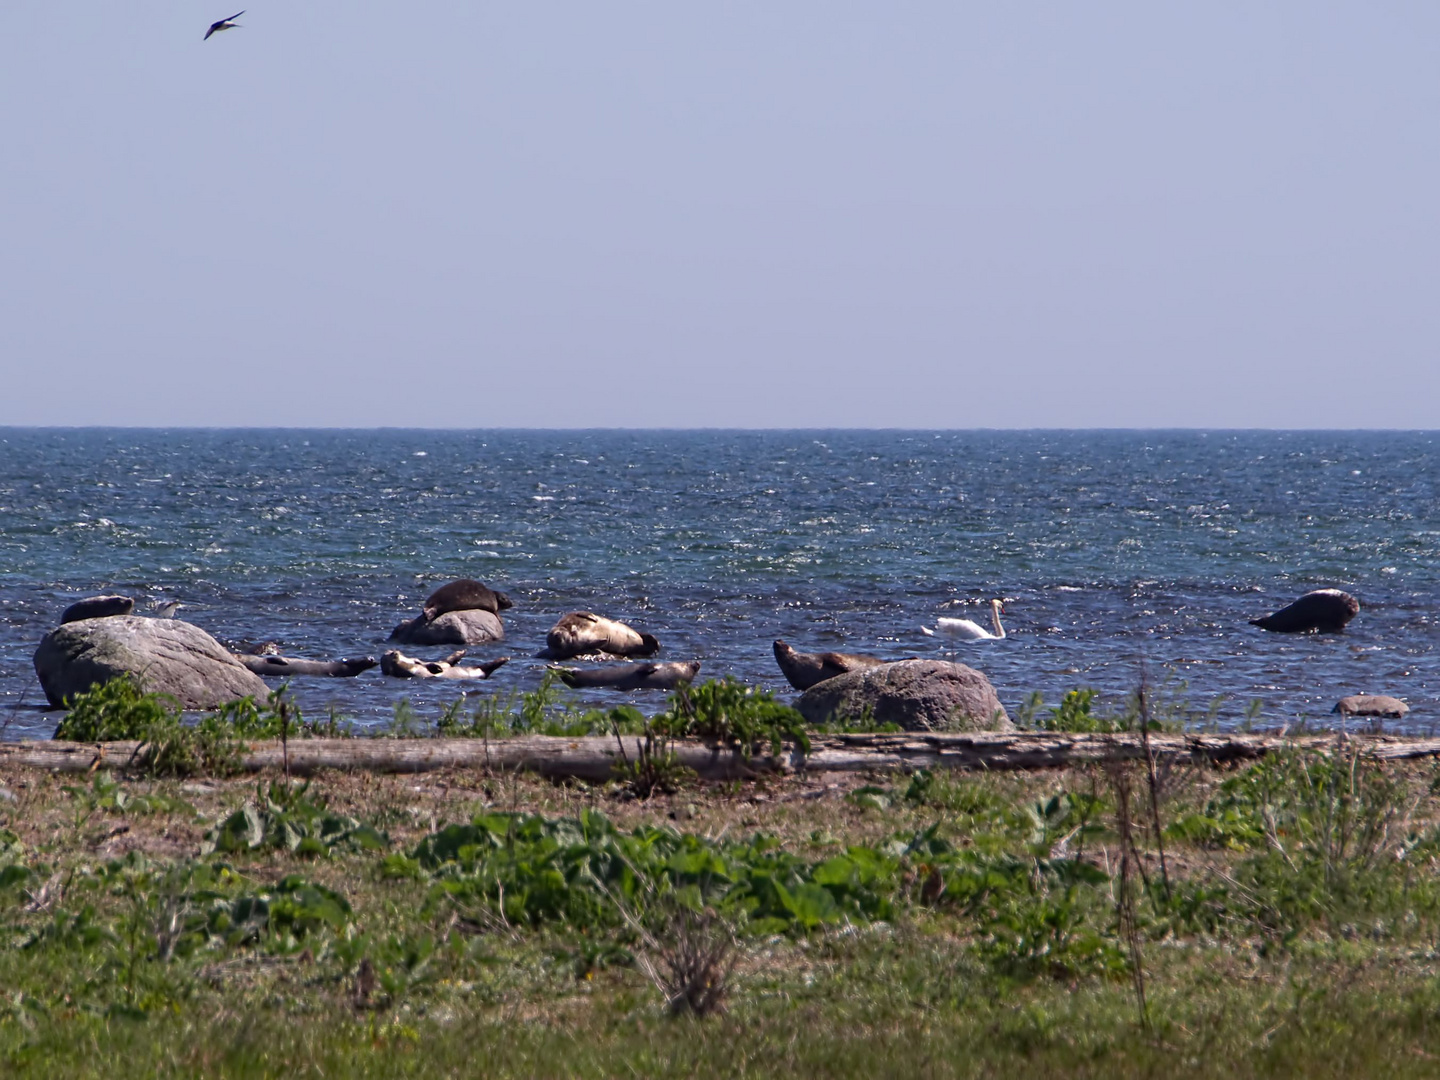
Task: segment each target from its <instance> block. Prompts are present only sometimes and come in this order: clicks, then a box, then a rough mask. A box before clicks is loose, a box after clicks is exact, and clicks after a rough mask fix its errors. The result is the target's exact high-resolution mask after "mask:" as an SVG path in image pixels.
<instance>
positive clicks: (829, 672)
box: [775, 641, 888, 690]
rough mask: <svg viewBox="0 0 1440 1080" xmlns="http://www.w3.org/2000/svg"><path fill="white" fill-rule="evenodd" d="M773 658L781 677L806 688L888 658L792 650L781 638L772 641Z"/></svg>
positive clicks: (873, 665)
mask: <svg viewBox="0 0 1440 1080" xmlns="http://www.w3.org/2000/svg"><path fill="white" fill-rule="evenodd" d="M775 662H776V663H777V664H779V665H780V670H781V671H782V672H784V673H785V678H786V679H788V680H789V682H790V685H791V686H793V687H794V688H795V689H796V690H809V689H810V687H812V686H814V685H815V684H816V683H818V682H824V681H825V680H826V679H833V678H834V677H835V676H836V675H844V674H845V672H847V671H860V670H862V669H863V668H871V667H879V666H880V665H881V664H884V663H888V661H885V660H881V659H880V658H879V657H878V656H861V655H857V654H855V653H838V652H821V653H805V652H796V651H795V650H794V649H792V648H791V647H790V646H789V645H786V644H785V642H783V641H777V642H775Z"/></svg>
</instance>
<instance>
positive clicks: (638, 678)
mask: <svg viewBox="0 0 1440 1080" xmlns="http://www.w3.org/2000/svg"><path fill="white" fill-rule="evenodd" d="M549 670H551V671H553V672H556V673H557V674H558V675H559V676H560V681H561V682H563V683H564V684H565V685H566V686H569V687H571V688H574V689H583V688H587V687H595V686H604V687H608V688H609V689H611V690H674V689H675V687H677V686H679V685H680V684H681V683H688V682H690V681H691V680H693V679H694V678H695V676H696V674H697V673H699V671H700V661H699V660H683V661H682V660H671V661H669V662H667V663H656V662H655V661H652V660H647V661H645V662H643V663H639V664H611V665H610V666H609V667H601V668H585V669H581V668H565V667H554V666H553V665H552V666H551V667H550V669H549Z"/></svg>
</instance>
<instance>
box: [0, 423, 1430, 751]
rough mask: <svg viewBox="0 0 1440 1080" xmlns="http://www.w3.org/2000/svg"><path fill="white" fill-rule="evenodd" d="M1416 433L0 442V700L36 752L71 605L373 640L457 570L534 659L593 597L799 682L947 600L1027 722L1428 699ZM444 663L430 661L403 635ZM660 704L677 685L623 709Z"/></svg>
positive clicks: (24, 432)
mask: <svg viewBox="0 0 1440 1080" xmlns="http://www.w3.org/2000/svg"><path fill="white" fill-rule="evenodd" d="M1436 441H1437V436H1436V435H1434V434H1431V433H1384V434H1377V433H1350V432H1346V433H1334V432H1328V433H1327V432H1318V433H1317V432H1294V433H1289V432H1287V433H1280V432H1238V433H1237V432H1214V433H1208V434H1207V433H1199V432H1142V433H1129V432H1125V433H1122V432H1022V433H1006V432H989V431H981V432H942V433H924V432H885V431H880V432H855V431H844V432H840V431H835V432H815V431H803V432H763V433H762V432H728V431H711V432H439V433H437V432H420V431H379V432H376V431H308V432H307V431H294V430H287V431H254V430H244V431H132V430H115V429H76V430H33V429H0V600H3V605H0V705H3V710H4V713H3V715H4V718H5V719H4V720H0V722H8V726H7V728H6V732H5V736H6V737H8V738H14V737H20V736H37V735H48V734H49V733H50V731H51V730H52V729H53V727H54V723H55V715H54V714H53V713H44V712H41V711H39V710H37V709H35V708H33V706H35V705H36V704H37V703H38V702H42V701H43V695H42V694H41V693H40V690H39V686H38V684H37V682H36V679H35V676H34V671H33V667H32V665H31V656H32V654H33V652H34V649H35V646H36V644H37V643H38V642H39V640H40V638H41V637H42V636H43V635H44V634H45V632H46V631H47V630H48V629H49V628H51V627H52V626H53V625H54V623H55V622H56V620H57V619H58V616H59V613H60V611H61V610H62V609H63V608H64V607H65V606H66V605H67V604H68V603H70V602H71V601H73V600H74V599H76V598H77V597H80V596H85V595H91V594H94V593H99V592H121V593H126V594H129V595H133V596H134V597H136V600H137V607H144V606H147V605H149V604H150V603H151V602H152V601H154V600H162V599H163V600H168V599H178V600H180V601H182V602H183V603H184V604H185V605H186V608H185V610H184V611H182V617H185V618H188V619H189V620H190V621H192V622H195V623H197V624H198V625H200V626H203V627H204V628H205V629H207V630H209V631H210V632H211V633H213V634H215V635H216V636H217V637H218V638H220V639H221V640H222V641H225V642H227V643H230V644H232V645H241V644H243V643H246V642H253V641H259V640H265V639H275V640H278V641H279V642H281V643H282V645H283V647H284V651H285V652H286V653H287V654H288V655H297V656H309V657H316V658H336V657H341V656H355V655H366V654H369V655H378V653H379V651H380V650H381V649H382V648H383V641H384V639H385V637H386V635H387V634H388V632H389V630H390V629H391V627H393V626H394V625H395V623H396V622H398V621H399V620H400V619H401V618H403V617H407V616H408V615H411V614H414V613H416V612H417V611H418V609H419V604H420V601H421V600H422V599H423V598H424V597H425V596H426V595H427V594H428V593H429V592H430V591H431V590H432V589H434V588H435V587H436V586H437V585H438V584H441V583H443V582H445V581H447V580H450V579H452V578H455V577H475V578H479V579H481V580H483V581H486V582H487V583H489V584H491V585H493V586H494V587H496V588H499V589H503V590H504V591H506V592H508V593H509V594H510V595H511V596H512V597H513V598H514V600H515V608H514V609H513V610H512V611H509V612H506V613H505V618H506V628H507V633H508V635H509V639H508V640H507V641H506V642H505V643H504V646H503V648H502V647H489V648H485V649H478V650H475V655H477V656H479V657H481V658H485V657H489V656H493V655H500V654H508V655H511V656H513V657H515V660H514V661H513V662H512V663H511V664H510V665H509V666H507V667H506V668H504V669H503V670H502V671H501V672H500V673H499V674H498V675H497V676H496V678H495V680H494V682H493V683H492V684H490V688H493V689H495V690H498V691H501V692H508V691H512V690H517V689H528V688H531V687H533V686H534V685H536V684H537V683H538V681H539V679H540V674H541V671H542V669H543V663H542V662H541V661H537V660H533V659H529V657H530V656H531V655H532V654H533V653H534V652H535V651H536V650H537V649H539V648H540V647H542V646H543V644H544V637H545V631H546V629H547V628H548V627H549V626H550V625H551V624H552V623H553V622H554V620H555V619H556V617H558V616H559V615H561V614H562V613H564V612H566V611H570V610H574V609H577V608H584V609H590V610H595V611H599V612H601V613H604V614H607V615H611V616H614V617H617V618H621V619H625V620H626V621H629V622H631V623H633V624H634V625H636V626H638V627H640V628H642V629H646V630H649V631H651V632H653V633H655V634H657V635H658V636H659V637H660V639H661V641H662V642H663V643H664V645H665V651H664V653H663V654H662V657H663V658H670V659H687V658H691V657H698V658H699V659H701V660H702V661H703V663H704V667H703V669H702V675H713V676H718V675H727V674H728V675H734V676H736V677H738V678H741V679H744V680H746V681H750V682H757V683H762V684H765V685H767V686H769V687H771V688H773V689H776V690H782V689H783V690H785V691H786V692H787V693H788V687H786V686H785V685H784V682H783V680H782V679H781V678H780V676H779V673H778V671H777V670H776V668H775V665H774V661H773V659H772V657H771V648H770V647H771V642H772V641H773V640H774V639H775V638H777V637H783V638H785V639H786V640H788V641H789V642H791V643H792V644H793V645H795V646H796V647H797V648H800V649H802V650H818V649H845V650H849V651H866V652H875V653H878V654H881V655H886V656H908V655H922V656H923V655H938V654H940V653H941V652H942V651H943V650H944V649H945V648H946V646H945V644H944V643H943V642H941V641H939V640H938V639H932V638H927V637H925V636H924V635H922V634H921V633H920V629H919V628H920V626H921V625H922V624H925V623H932V622H933V620H934V618H935V617H936V616H938V615H950V616H961V615H963V616H968V617H971V618H975V619H977V620H981V621H983V620H984V617H985V616H984V610H985V601H986V600H988V599H989V598H990V597H992V596H993V597H1002V598H1004V601H1005V605H1006V611H1007V616H1006V624H1007V629H1008V631H1009V634H1010V636H1009V637H1008V638H1007V639H1006V640H1004V641H1001V642H995V643H986V644H981V645H969V646H961V647H960V648H959V650H958V652H959V653H960V658H961V659H963V660H965V661H966V662H969V663H972V664H973V665H974V666H976V667H979V668H980V669H981V670H983V671H985V672H986V674H988V675H989V676H990V678H991V680H992V681H993V682H994V683H995V685H996V687H997V689H998V690H999V691H1000V696H1001V698H1002V700H1003V701H1004V702H1005V703H1006V705H1007V706H1008V707H1010V708H1011V709H1012V711H1013V710H1014V709H1015V708H1016V707H1017V706H1019V705H1020V704H1021V703H1022V702H1023V701H1024V699H1025V698H1026V697H1027V696H1028V694H1029V693H1030V692H1031V691H1036V690H1038V691H1041V692H1042V693H1043V694H1044V695H1045V697H1046V699H1047V701H1050V702H1053V701H1055V700H1056V699H1057V698H1058V696H1059V695H1060V694H1061V693H1062V692H1063V691H1065V690H1066V689H1069V688H1072V687H1076V686H1093V687H1096V688H1098V689H1099V690H1100V691H1101V692H1102V694H1103V695H1105V696H1106V697H1107V698H1108V699H1110V700H1112V701H1118V700H1119V699H1120V698H1121V697H1122V696H1123V695H1124V694H1125V693H1126V692H1127V691H1128V690H1130V689H1132V688H1133V686H1134V685H1135V682H1136V680H1137V678H1138V675H1139V671H1140V668H1141V665H1142V663H1143V664H1145V665H1146V667H1147V668H1148V670H1149V672H1150V675H1151V678H1152V680H1153V681H1161V680H1164V679H1170V680H1172V683H1173V685H1172V687H1171V690H1170V692H1171V693H1172V694H1179V693H1181V691H1180V689H1179V684H1180V683H1184V684H1185V685H1186V686H1187V687H1188V689H1186V690H1184V692H1183V693H1184V696H1186V697H1188V699H1189V700H1190V701H1191V702H1192V703H1193V704H1194V705H1196V706H1197V707H1201V708H1204V707H1207V706H1209V705H1210V704H1211V702H1212V701H1213V700H1214V699H1217V698H1219V699H1222V700H1221V702H1220V707H1219V717H1220V721H1221V723H1222V724H1223V723H1231V722H1236V721H1238V720H1239V719H1240V718H1241V717H1242V716H1243V714H1244V712H1245V710H1246V707H1247V706H1248V705H1249V703H1250V702H1251V701H1252V700H1259V701H1261V702H1262V703H1263V713H1262V716H1263V717H1264V719H1265V720H1267V721H1269V722H1282V721H1286V720H1294V719H1296V718H1302V717H1305V718H1310V719H1312V720H1314V719H1318V718H1320V717H1322V716H1325V715H1326V714H1328V712H1329V710H1330V707H1331V706H1332V705H1333V704H1334V702H1335V701H1336V700H1337V699H1338V698H1340V697H1342V696H1344V695H1346V694H1350V693H1357V692H1375V693H1381V692H1383V693H1393V694H1397V695H1399V696H1402V697H1404V698H1405V699H1406V700H1408V701H1409V703H1410V705H1411V707H1412V710H1413V711H1412V713H1411V717H1410V726H1411V727H1412V728H1416V729H1419V730H1429V728H1430V726H1431V725H1432V724H1433V723H1434V722H1435V720H1436V718H1437V709H1436V706H1437V697H1440V648H1437V645H1440V629H1437V620H1436V617H1435V611H1434V608H1435V604H1436V601H1437V597H1440V588H1437V586H1440V569H1437V567H1440V559H1437V555H1440V502H1437V496H1436V487H1435V475H1436V466H1437V464H1440V461H1437V452H1436ZM1319 586H1338V587H1341V588H1344V589H1347V590H1349V591H1351V592H1353V593H1355V594H1356V595H1357V596H1358V597H1359V598H1360V600H1361V602H1362V604H1363V605H1364V610H1363V611H1362V612H1361V614H1360V616H1359V617H1358V618H1357V619H1356V620H1355V621H1354V622H1353V623H1352V624H1351V626H1350V629H1349V630H1348V631H1347V633H1345V634H1344V635H1339V636H1329V637H1288V636H1280V635H1270V634H1265V633H1263V632H1262V631H1259V630H1257V629H1255V628H1254V627H1251V626H1249V625H1247V620H1248V619H1250V618H1253V617H1255V616H1257V615H1260V614H1264V613H1265V612H1267V611H1270V610H1273V609H1274V608H1276V607H1279V606H1281V605H1282V604H1284V603H1287V602H1288V601H1289V600H1291V599H1293V598H1294V597H1295V596H1298V595H1299V594H1300V593H1302V592H1305V591H1306V590H1308V589H1311V588H1315V587H1319ZM409 651H411V652H415V653H422V654H424V655H438V654H440V653H443V652H445V651H447V650H444V649H431V650H422V649H418V648H415V649H411V650H409ZM294 689H295V691H296V693H297V695H298V697H299V699H300V701H301V704H302V706H303V707H304V708H305V709H306V711H307V712H310V711H320V712H323V711H324V710H325V709H326V708H327V707H329V706H330V705H332V704H333V705H334V706H335V707H336V708H337V709H338V710H339V711H340V712H341V713H343V714H345V715H347V716H351V717H354V718H356V719H358V720H361V721H363V722H382V721H384V720H386V719H387V718H389V717H390V716H391V715H392V713H393V710H394V707H395V704H396V702H397V701H398V700H400V699H402V698H409V699H410V700H411V701H412V702H413V703H414V704H415V705H416V706H417V708H419V709H420V710H421V713H422V715H427V714H428V713H427V710H432V709H433V708H438V705H439V704H440V703H443V702H448V701H451V700H453V699H454V697H455V696H456V694H457V690H456V688H455V686H454V685H446V686H436V685H434V684H415V683H405V682H400V681H397V680H391V679H386V678H383V677H382V676H380V675H379V674H378V672H375V671H372V672H368V673H366V674H365V675H362V676H361V677H359V678H358V679H353V680H344V679H334V680H329V679H326V680H317V679H311V680H304V681H297V683H296V684H295V686H294ZM638 697H639V699H640V702H641V703H642V704H646V705H655V704H658V703H659V702H660V701H661V700H663V695H660V694H656V693H651V694H641V695H638Z"/></svg>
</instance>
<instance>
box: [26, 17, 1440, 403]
mask: <svg viewBox="0 0 1440 1080" xmlns="http://www.w3.org/2000/svg"><path fill="white" fill-rule="evenodd" d="M243 2H244V0H238V2H237V0H219V2H217V3H209V4H208V5H207V4H206V3H200V2H199V0H183V2H182V0H167V2H163V3H156V2H144V0H133V2H125V3H105V4H100V3H83V4H61V3H56V2H55V0H5V3H3V5H0V110H3V111H0V115H3V118H4V119H3V124H0V139H3V142H0V372H3V374H4V380H3V389H0V423H7V424H96V423H103V424H147V425H148V424H167V425H168V424H200V425H251V424H266V425H268V424H280V425H343V426H371V425H436V426H447V427H449V426H456V427H488V426H634V427H653V426H664V427H674V426H695V425H703V426H717V425H718V426H753V427H770V426H784V427H789V426H862V427H871V426H875V427H879V426H887V427H888V426H906V427H984V426H1005V427H1008V426H1021V427H1028V426H1063V427H1092V426H1104V427H1113V426H1125V427H1134V426H1140V427H1151V426H1245V427H1390V426H1399V427H1427V428H1434V427H1437V426H1440V377H1437V374H1436V371H1435V362H1436V358H1437V343H1440V274H1437V271H1440V5H1437V4H1435V3H1434V2H1433V0H1430V2H1413V3H1403V2H1392V3H1387V2H1381V3H1376V2H1374V0H1371V2H1369V3H1358V2H1357V3H1343V4H1340V3H1322V2H1314V0H1308V2H1295V3H1265V2H1263V0H1261V2H1247V3H1243V4H1242V3H1218V4H1217V3H1214V2H1213V0H1212V2H1207V3H1203V4H1201V3H1168V2H1167V3H1157V2H1155V0H1144V2H1135V3H1111V2H1095V3H1079V2H1075V0H1065V2H1059V3H995V2H993V0H987V2H984V3H978V2H975V3H970V2H960V0H953V2H949V3H932V2H911V3H906V2H898V3H897V2H890V3H878V2H872V3H852V2H845V0H823V2H821V0H803V2H802V0H765V2H743V0H742V2H737V0H727V2H725V3H712V4H702V3H687V2H677V0H654V2H630V0H614V2H611V3H596V2H594V0H589V2H586V3H573V2H568V0H557V2H550V3H499V2H488V3H487V2H479V0H467V2H445V0H435V2H428V3H411V4H401V3H379V2H374V0H369V2H367V0H346V2H344V3H340V2H331V0H306V2H295V0H289V2H286V3H283V4H282V3H269V2H267V0H252V2H251V4H250V8H249V11H248V12H247V13H246V14H245V15H244V16H242V17H241V19H240V22H241V23H243V24H244V25H243V28H241V29H237V30H233V31H230V32H228V33H224V34H219V35H216V36H215V37H213V38H211V39H210V40H209V41H206V42H203V43H202V41H201V37H202V35H203V34H204V31H205V28H206V26H207V25H208V24H209V23H210V22H212V21H213V20H215V19H219V18H221V17H223V16H227V15H230V14H231V13H232V12H233V11H234V10H235V8H237V7H239V6H240V4H241V3H243Z"/></svg>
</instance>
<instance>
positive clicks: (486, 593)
mask: <svg viewBox="0 0 1440 1080" xmlns="http://www.w3.org/2000/svg"><path fill="white" fill-rule="evenodd" d="M514 606H515V605H514V604H513V603H511V601H510V597H508V596H506V595H505V594H504V593H503V592H496V591H495V590H494V589H492V588H490V586H488V585H484V584H482V583H481V582H478V581H472V580H471V579H470V578H461V579H460V580H459V581H452V582H450V584H449V585H442V586H440V588H438V589H436V590H435V591H434V592H433V593H431V594H430V595H429V597H427V598H426V600H425V621H426V622H434V621H435V620H436V619H438V618H439V617H440V616H441V615H444V614H445V613H446V612H450V611H488V612H490V613H491V614H492V615H499V614H500V612H502V611H504V610H505V609H506V608H508V607H514Z"/></svg>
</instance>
